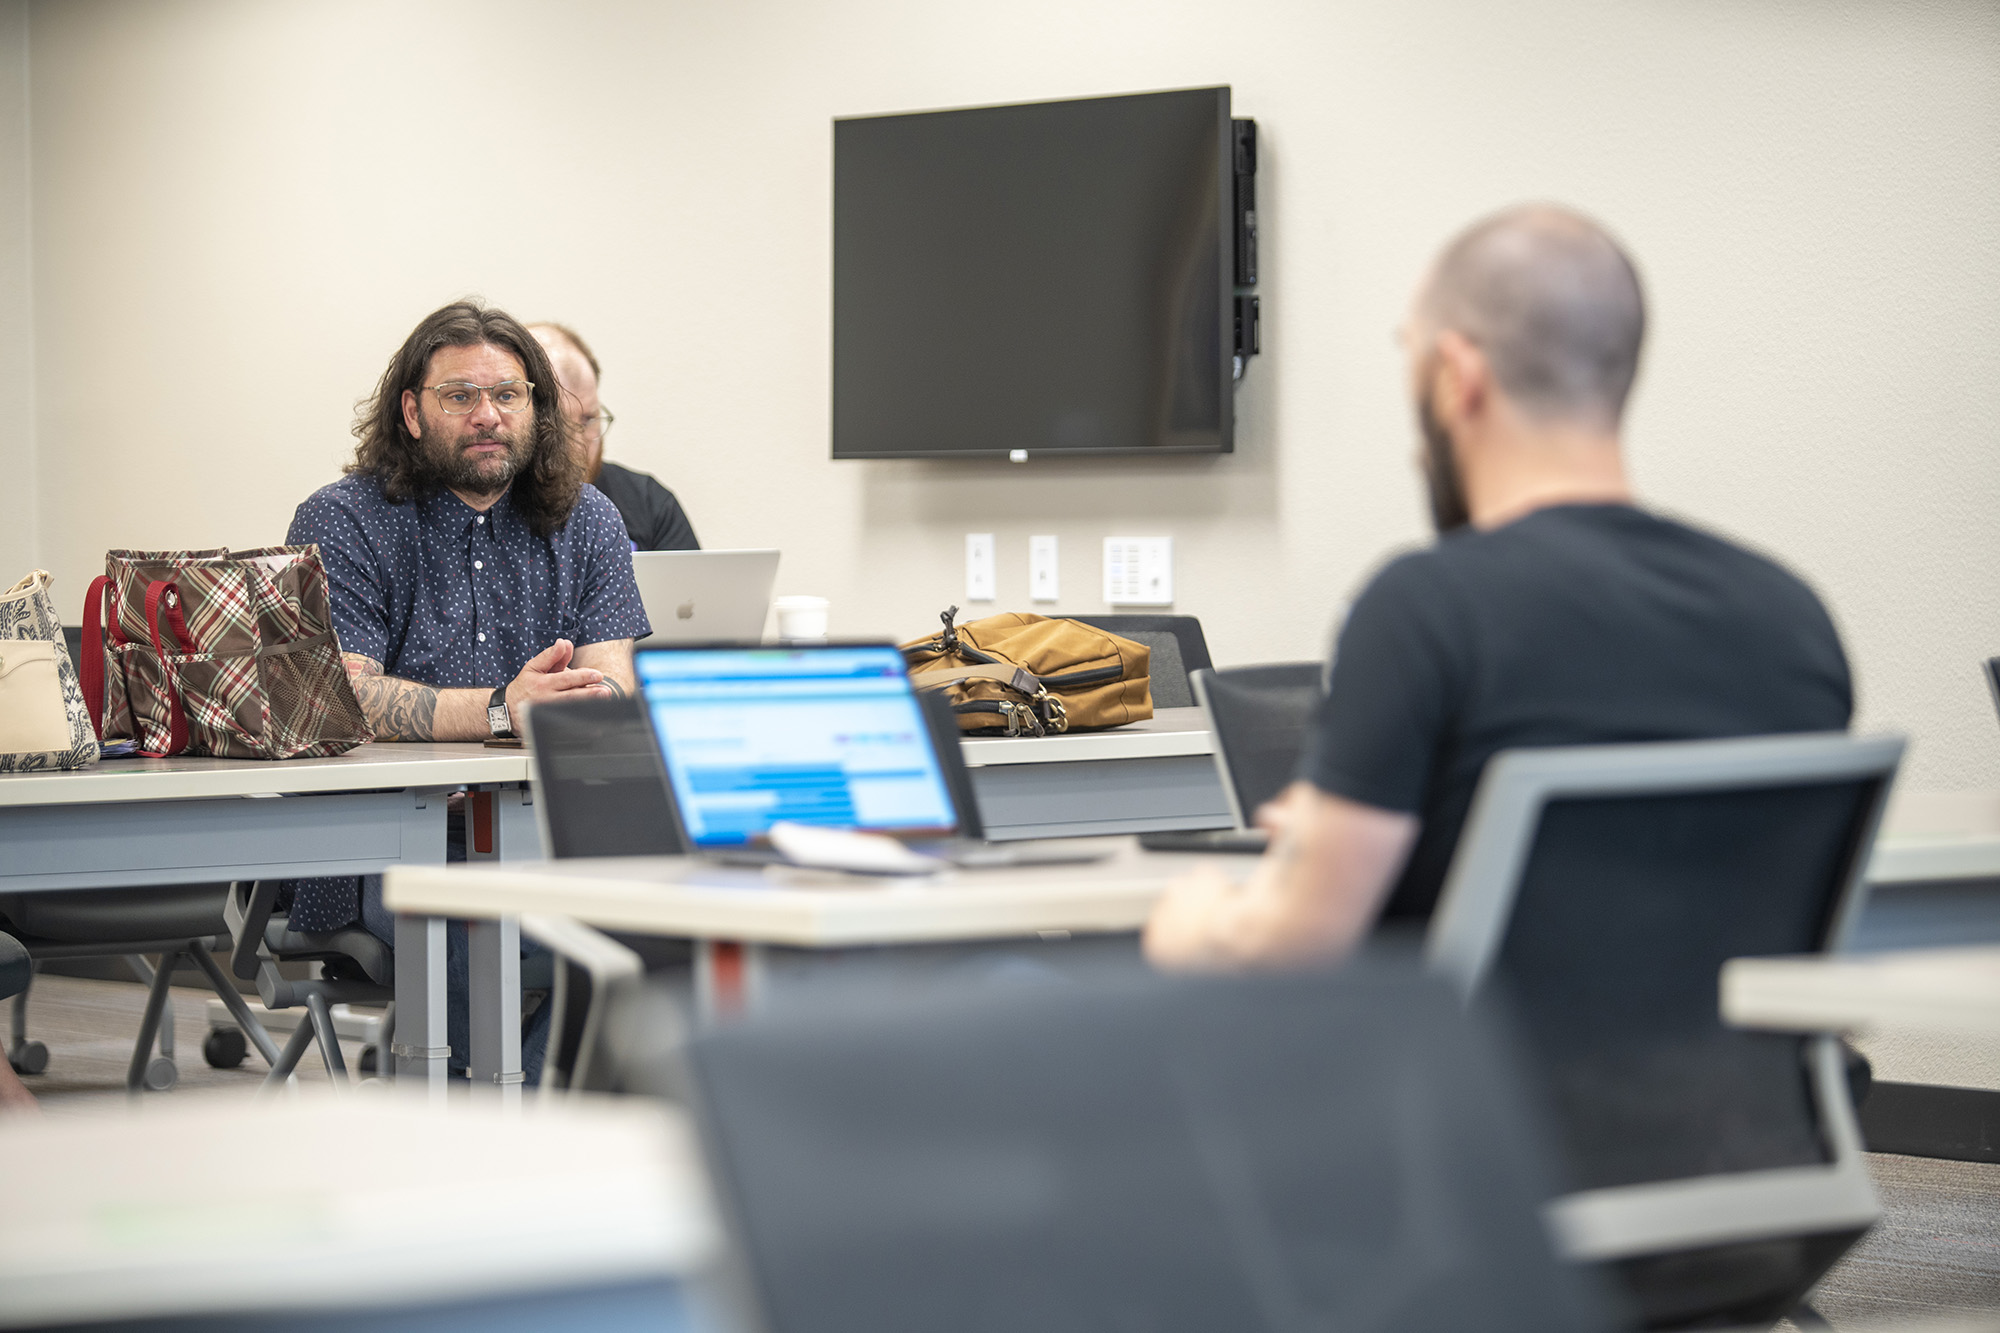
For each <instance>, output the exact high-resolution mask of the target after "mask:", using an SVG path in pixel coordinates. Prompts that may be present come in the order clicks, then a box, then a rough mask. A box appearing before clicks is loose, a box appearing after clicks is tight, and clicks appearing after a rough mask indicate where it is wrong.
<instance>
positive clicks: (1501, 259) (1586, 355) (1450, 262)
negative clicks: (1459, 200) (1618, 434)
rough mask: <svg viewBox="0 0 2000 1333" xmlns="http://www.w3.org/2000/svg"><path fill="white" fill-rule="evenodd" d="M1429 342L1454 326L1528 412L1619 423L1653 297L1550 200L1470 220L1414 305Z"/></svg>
mask: <svg viewBox="0 0 2000 1333" xmlns="http://www.w3.org/2000/svg"><path fill="white" fill-rule="evenodd" d="M1416 313H1417V319H1418V323H1419V325H1420V328H1421V331H1422V336H1423V338H1424V341H1425V342H1426V344H1428V343H1431V342H1433V341H1434V340H1435V339H1436V337H1437V335H1438V334H1439V333H1441V332H1443V331H1444V330H1447V329H1449V330H1452V331H1454V332H1456V333H1458V334H1459V335H1461V336H1462V337H1464V338H1465V339H1466V340H1467V341H1468V342H1470V343H1472V344H1473V345H1474V346H1476V347H1478V348H1479V349H1480V350H1481V351H1482V352H1483V353H1485V355H1486V359H1487V361H1488V363H1489V364H1490V365H1491V366H1492V368H1493V378H1494V380H1495V381H1496V382H1497V383H1498V385H1499V387H1500V391H1501V392H1502V393H1504V394H1506V395H1507V397H1508V398H1509V399H1510V400H1512V401H1513V402H1514V404H1515V405H1516V406H1518V407H1519V408H1520V409H1521V411H1522V412H1524V413H1526V414H1527V415H1529V416H1531V417H1535V418H1538V419H1541V420H1546V421H1573V422H1579V423H1583V424H1587V425H1590V426H1594V427H1599V428H1605V429H1610V428H1615V427H1616V426H1617V424H1618V419H1619V417H1620V416H1621V415H1622V414H1623V412H1624V410H1625V399H1626V396H1627V395H1628V394H1630V393H1631V391H1632V381H1633V379H1634V377H1635V376H1636V375H1637V374H1638V371H1639V345H1640V343H1641V342H1643V341H1644V339H1645V335H1646V298H1645V295H1644V293H1643V292H1641V291H1640V289H1639V274H1638V272H1637V270H1636V269H1634V268H1633V266H1632V261H1631V260H1630V259H1628V258H1627V257H1626V255H1625V252H1624V250H1622V249H1620V248H1619V245H1618V243H1617V242H1616V241H1614V240H1612V239H1611V237H1610V235H1609V234H1608V233H1606V232H1605V230H1604V229H1603V228H1602V227H1600V226H1598V225H1597V224H1596V223H1595V222H1592V221H1591V220H1590V219H1589V218H1586V217H1583V216H1582V215H1581V214H1577V213H1572V212H1569V211H1568V210H1566V209H1561V208H1555V207H1551V206H1548V205H1530V206H1527V207H1523V208H1513V209H1509V210H1507V211H1506V212H1504V213H1498V214H1495V215H1494V216H1492V217H1490V218H1487V219H1485V220H1484V221H1481V222H1478V223H1475V224H1473V226H1471V227H1470V228H1468V229H1467V230H1466V231H1465V232H1463V233H1461V234H1460V235H1459V237H1458V238H1457V239H1456V240H1454V241H1453V242H1452V243H1451V244H1450V245H1449V246H1447V247H1446V248H1445V251H1444V253H1443V254H1442V255H1440V256H1439V257H1438V260H1437V264H1436V266H1435V267H1434V268H1433V269H1432V270H1431V274H1430V278H1429V280H1428V282H1427V283H1426V284H1425V286H1424V291H1423V295H1422V296H1421V297H1420V298H1419V299H1418V302H1417V311H1416Z"/></svg>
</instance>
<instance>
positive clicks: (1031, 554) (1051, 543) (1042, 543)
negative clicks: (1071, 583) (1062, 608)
mask: <svg viewBox="0 0 2000 1333" xmlns="http://www.w3.org/2000/svg"><path fill="white" fill-rule="evenodd" d="M1057 564H1058V562H1057V558H1056V539H1055V538H1054V537H1030V538H1028V597H1029V599H1030V600H1031V601H1036V602H1053V601H1055V600H1056V599H1057V597H1058V596H1059V593H1058V588H1059V587H1060V581H1059V579H1058V577H1057Z"/></svg>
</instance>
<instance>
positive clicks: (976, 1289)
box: [683, 964, 1605, 1333]
mask: <svg viewBox="0 0 2000 1333" xmlns="http://www.w3.org/2000/svg"><path fill="white" fill-rule="evenodd" d="M683 1058H684V1059H685V1060H686V1061H687V1063H688V1066H689V1068H688V1071H687V1072H688V1073H689V1074H690V1075H691V1078H690V1086H691V1088H692V1092H693V1103H694V1106H695V1109H696V1113H697V1116H698V1119H699V1122H700V1124H701V1127H702V1135H703V1138H704V1142H705V1144H706V1147H707V1150H708V1153H709V1157H710V1162H711V1166H712V1168H713V1177H714V1179H715V1181H716V1183H717V1186H718V1188H719V1190H720V1191H721V1194H722V1196H723V1201H724V1205H725V1212H726V1213H727V1215H728V1216H729V1218H730V1224H731V1226H732V1227H733V1228H734V1230H735V1233H736V1240H737V1246H736V1253H737V1254H739V1255H740V1256H742V1259H743V1261H744V1262H745V1263H746V1264H747V1271H745V1272H743V1273H740V1274H739V1275H738V1276H739V1278H740V1279H741V1282H742V1285H741V1286H740V1287H739V1288H738V1289H739V1290H740V1291H743V1292H747V1293H751V1299H752V1300H754V1302H755V1304H756V1306H757V1307H758V1308H757V1310H756V1314H757V1315H758V1316H760V1319H759V1321H758V1322H759V1323H760V1325H761V1326H762V1327H764V1328H767V1329H769V1330H771V1333H882V1331H883V1330H887V1329H968V1330H989V1329H990V1330H1024V1331H1026V1330H1037V1331H1045V1330H1056V1331H1064V1333H1066V1331H1067V1330H1079V1331H1081V1330H1114V1329H1134V1330H1138V1329H1144V1330H1148V1331H1149V1333H1176V1331H1178V1330H1186V1331H1187V1333H1196V1331H1197V1330H1199V1333H1214V1330H1219V1329H1299V1330H1307V1329H1312V1330H1321V1329H1337V1330H1350V1329H1351V1330H1364V1329H1365V1330H1412V1333H1414V1331H1415V1330H1423V1331H1424V1333H1432V1331H1433V1330H1453V1329H1468V1330H1469V1329H1481V1330H1514V1329H1519V1330H1524V1331H1525V1330H1529V1329H1533V1330H1536V1331H1537V1333H1550V1331H1552V1330H1569V1329H1584V1328H1602V1327H1604V1326H1605V1325H1604V1323H1602V1322H1601V1321H1600V1315H1601V1312H1600V1311H1599V1310H1598V1309H1597V1306H1596V1302H1595V1296H1594V1292H1593V1290H1590V1289H1585V1288H1583V1287H1582V1286H1580V1280H1579V1279H1578V1277H1577V1275H1575V1274H1574V1273H1572V1272H1571V1271H1570V1270H1568V1269H1565V1268H1563V1267H1562V1266H1561V1265H1559V1263H1558V1262H1557V1260H1556V1259H1555V1258H1554V1256H1553V1254H1552V1251H1551V1247H1550V1243H1549V1241H1548V1239H1547V1236H1546V1233H1545V1231H1544V1228H1543V1226H1542V1223H1541V1220H1540V1217H1539V1212H1538V1210H1539V1207H1540V1205H1541V1204H1542V1202H1543V1201H1544V1199H1546V1198H1547V1197H1548V1193H1549V1191H1548V1187H1547V1184H1546V1182H1545V1179H1544V1176H1543V1174H1542V1172H1541V1171H1540V1170H1539V1169H1538V1164H1539V1162H1540V1161H1541V1155H1540V1153H1539V1151H1538V1142H1537V1135H1536V1134H1535V1133H1533V1132H1532V1131H1531V1126H1530V1123H1529V1119H1528V1116H1527V1115H1526V1113H1525V1111H1524V1108H1523V1105H1522V1102H1521V1099H1520V1098H1519V1096H1518V1095H1517V1093H1516V1091H1515V1083H1514V1078H1513V1076H1512V1073H1511V1069H1510V1068H1509V1066H1508V1065H1507V1062H1506V1061H1505V1060H1503V1058H1502V1056H1501V1051H1500V1049H1499V1048H1498V1047H1497V1046H1496V1045H1495V1043H1494V1042H1493V1041H1491V1040H1490V1039H1489V1036H1488V1034H1487V1033H1486V1032H1485V1031H1484V1030H1483V1029H1482V1028H1481V1027H1480V1026H1479V1025H1478V1023H1476V1022H1475V1021H1474V1019H1473V1018H1472V1017H1471V1016H1468V1015H1467V1014H1465V1013H1464V1012H1463V1010H1462V1008H1461V1006H1460V1004H1459V1002H1458V1000H1457V999H1455V998H1454V997H1453V996H1452V995H1450V994H1448V993H1447V992H1445V991H1444V990H1443V989H1442V988H1441V987H1440V986H1438V985H1437V984H1436V983H1434V982H1432V981H1429V980H1426V979H1424V978H1422V977H1420V976H1418V975H1416V974H1415V973H1414V971H1413V970H1407V969H1404V968H1400V967H1398V968H1390V967H1389V966H1388V965H1386V964H1383V965H1376V964H1369V965H1368V966H1365V967H1350V968H1348V969H1346V970H1344V971H1343V972H1341V973H1338V974H1333V975H1325V976H1304V977H1301V976H1293V977H1283V978H1259V979H1249V980H1244V979H1233V980H1220V981H1218V980H1202V981H1187V980H1180V981H1166V980H1161V979H1158V978H1152V977H1140V978H1133V977H1130V976H1127V977H1124V978H1120V979H1116V980H1108V981H1107V980H1088V981H1085V982H1074V981H1071V982H1062V983H1057V982H1050V983H1046V984H1035V983H1032V982H1030V983H1021V982H1004V981H994V982H988V983H986V984H983V985H966V984H953V985H950V986H942V987H940V988H938V989H936V990H925V991H924V992H923V993H914V992H913V991H912V990H911V989H910V988H909V987H908V986H907V985H904V986H899V987H897V988H894V989H893V990H884V991H883V992H880V993H878V996H877V998H875V999H874V1000H873V1001H870V1002H866V1003H862V1002H857V1001H856V999H855V998H854V997H853V996H851V995H849V996H845V997H843V998H842V999H841V1000H840V1001H839V1002H838V1003H826V1002H821V1003H816V1004H815V1005H813V1006H811V1007H806V1006H794V1007H784V1006H775V1005H774V1006H773V1007H772V1008H771V1009H770V1010H768V1011H766V1012H765V1013H764V1014H763V1015H761V1016H755V1017H752V1018H750V1019H749V1020H746V1021H744V1022H741V1023H737V1024H732V1025H730V1026H729V1027H726V1028H721V1029H716V1030H713V1031H711V1032H710V1033H708V1034H706V1035H704V1036H702V1037H700V1038H698V1039H697V1040H695V1041H694V1042H693V1043H691V1045H690V1046H689V1047H688V1048H687V1050H686V1052H685V1055H684V1057H683Z"/></svg>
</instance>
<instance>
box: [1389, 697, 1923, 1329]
mask: <svg viewBox="0 0 2000 1333" xmlns="http://www.w3.org/2000/svg"><path fill="white" fill-rule="evenodd" d="M1902 752H1903V741H1902V739H1901V738H1899V737H1883V738H1856V737H1850V736H1846V735H1838V734H1829V735H1799V736H1778V737H1753V738H1749V739H1743V740H1721V741H1682V742H1662V743H1655V744H1647V745H1616V746H1584V747H1571V748H1557V749H1545V750H1517V751H1512V752H1507V753H1502V754H1499V755H1496V756H1495V757H1494V758H1493V760H1492V761H1491V762H1489V764H1488V765H1487V768H1486V772H1485V774H1484V776H1483V777H1482V778H1481V780H1480V784H1479V788H1478V792H1477V795H1476V796H1475V798H1474V801H1473V805H1472V810H1471V813H1470V815H1469V816H1468V818H1467V821H1466V824H1465V830H1464V833H1463V835H1462V836H1461V838H1460V840H1459V845H1458V852H1457V855H1456V856H1455V857H1454V859H1453V861H1452V865H1451V870H1450V873H1449V875H1448V877H1447V879H1446V882H1445V887H1444V893H1443V896H1442V898H1441V899H1440V901H1439V904H1438V907H1437V911H1436V913H1435V914H1434V915H1433V917H1432V920H1431V926H1430V932H1429V936H1428V939H1427V942H1426V952H1427V954H1428V955H1429V957H1430V959H1431V962H1432V964H1433V965H1434V966H1435V967H1437V968H1439V969H1441V970H1442V971H1443V972H1444V973H1446V974H1447V975H1449V976H1450V977H1451V978H1452V979H1453V980H1454V981H1455V982H1456V983H1457V984H1458V985H1459V986H1460V987H1461V988H1462V989H1463V990H1464V991H1466V992H1467V993H1472V992H1476V991H1481V990H1488V989H1491V990H1496V991H1498V992H1499V993H1500V994H1501V996H1502V997H1503V1000H1504V1002H1506V1003H1507V1004H1508V1005H1509V1006H1510V1007H1511V1008H1512V1009H1513V1010H1514V1011H1515V1014H1516V1016H1517V1017H1518V1019H1519V1020H1520V1024H1521V1026H1522V1028H1523V1030H1524V1033H1525V1037H1526V1044H1527V1046H1528V1048H1529V1050H1530V1051H1531V1053H1532V1056H1533V1061H1534V1064H1535V1066H1536V1067H1537V1068H1538V1070H1539V1072H1540V1074H1541V1076H1542V1078H1543V1080H1544V1085H1545V1089H1546V1094H1547V1100H1548V1102H1549V1105H1550V1107H1551V1109H1552V1111H1553V1112H1554V1115H1555V1119H1556V1122H1557V1130H1558V1137H1559V1141H1560V1142H1561V1144H1562V1145H1563V1146H1564V1147H1566V1149H1567V1153H1566V1156H1567V1160H1568V1165H1569V1168H1570V1173H1571V1182H1570V1185H1571V1188H1570V1192H1569V1193H1567V1194H1566V1195H1565V1196H1564V1197H1563V1198H1561V1199H1559V1200H1558V1201H1556V1203H1555V1204H1553V1205H1552V1207H1551V1219H1552V1221H1553V1222H1554V1223H1555V1225H1556V1230H1557V1233H1558V1238H1559V1240H1560V1242H1561V1243H1562V1244H1563V1246H1564V1248H1565V1250H1566V1252H1567V1253H1568V1254H1569V1255H1570V1256H1571V1257H1572V1258H1574V1259H1576V1260H1579V1261H1587V1262H1591V1263H1594V1264H1598V1265H1602V1266H1603V1267H1604V1268H1605V1269H1607V1270H1608V1271H1609V1272H1610V1273H1611V1274H1612V1275H1613V1276H1614V1277H1615V1278H1616V1279H1617V1280H1618V1281H1619V1282H1620V1284H1621V1285H1622V1286H1623V1287H1624V1288H1625V1289H1626V1290H1627V1292H1628V1293H1629V1294H1630V1295H1631V1296H1632V1298H1633V1300H1634V1301H1635V1303H1636V1305H1637V1307H1638V1309H1639V1311H1640V1313H1641V1315H1642V1316H1643V1319H1644V1322H1645V1325H1646V1326H1647V1327H1649V1328H1664V1327H1674V1326H1680V1325H1691V1324H1696V1323H1705V1322H1708V1321H1726V1322H1728V1323H1730V1324H1743V1325H1750V1324H1765V1325H1768V1324H1770V1323H1772V1322H1774V1321H1776V1320H1777V1319H1779V1318H1781V1317H1783V1316H1785V1315H1786V1314H1788V1313H1789V1312H1791V1311H1792V1310H1793V1309H1794V1308H1797V1307H1798V1306H1799V1305H1800V1303H1801V1302H1803V1301H1804V1299H1805V1297H1806V1295H1807V1293H1808V1292H1809V1291H1810V1290H1811V1288H1812V1286H1813V1284H1814V1283H1816V1282H1817V1281H1818V1280H1819V1278H1820V1276H1821V1275H1822V1274H1823V1273H1825V1271H1826V1270H1827V1268H1829V1267H1830V1266H1831V1265H1832V1264H1833V1263H1834V1261H1835V1260H1837V1259H1838V1258H1839V1257H1840V1256H1841V1255H1842V1254H1843V1253H1845V1252H1846V1250H1847V1249H1848V1248H1849V1246H1851V1245H1852V1244H1853V1243H1854V1241H1855V1240H1856V1239H1858V1238H1859V1237H1860V1236H1861V1235H1862V1234H1863V1233H1864V1232H1865V1231H1867V1229H1868V1228H1869V1227H1870V1226H1871V1225H1873V1223H1874V1222H1875V1220H1876V1217H1877V1215H1878V1209H1877V1206H1876V1202H1875V1196H1874V1192H1873V1190H1872V1189H1871V1187H1870V1185H1869V1180H1868V1172H1867V1169H1866V1166H1865V1165H1864V1163H1863V1161H1862V1158H1861V1141H1860V1133H1859V1130H1858V1128H1857V1127H1856V1124H1855V1118H1854V1110H1853V1106H1852V1103H1851V1100H1850V1098H1849V1094H1848V1089H1847V1085H1846V1079H1845V1075H1844V1070H1843V1061H1842V1058H1841V1054H1840V1051H1839V1047H1838V1043H1837V1042H1836V1041H1835V1039H1834V1038H1833V1037H1831V1036H1808V1037H1798V1036H1794V1035H1786V1034H1776V1033H1761V1032H1741V1031H1736V1030H1733V1029H1730V1028H1728V1027H1725V1026H1724V1025H1723V1023H1722V1020H1721V1016H1720V1013H1719V1008H1718V999H1717V996H1718V986H1719V981H1718V977H1719V973H1720V971H1721V968H1722V964H1723V962H1724V960H1726V959H1729V958H1733V957H1739V956H1743V955H1760V954H1798V953H1814V952H1820V951H1825V950H1833V949H1838V948H1840V947H1841V946H1842V944H1843V941H1844V940H1845V938H1846V935H1847V932H1848V930H1849V927H1850V926H1851V924H1852V922H1853V921H1854V919H1855V918H1856V917H1857V916H1859V914H1860V911H1859V909H1860V903H1861V898H1862V895H1863V889H1862V874H1863V871H1864V870H1865V868H1866V863H1867V858H1868V852H1869V849H1870V847H1871V845H1872V844H1873V841H1874V836H1875V829H1876V825H1877V823H1878V822H1879V820H1880V818H1881V812H1882V807H1883V803H1884V801H1885V799H1886V797H1887V795H1888V790H1889V784H1890V782H1891V781H1892V780H1893V778H1894V776H1895V772H1896V765H1897V763H1898V762H1899V760H1900V759H1901V756H1902Z"/></svg>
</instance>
